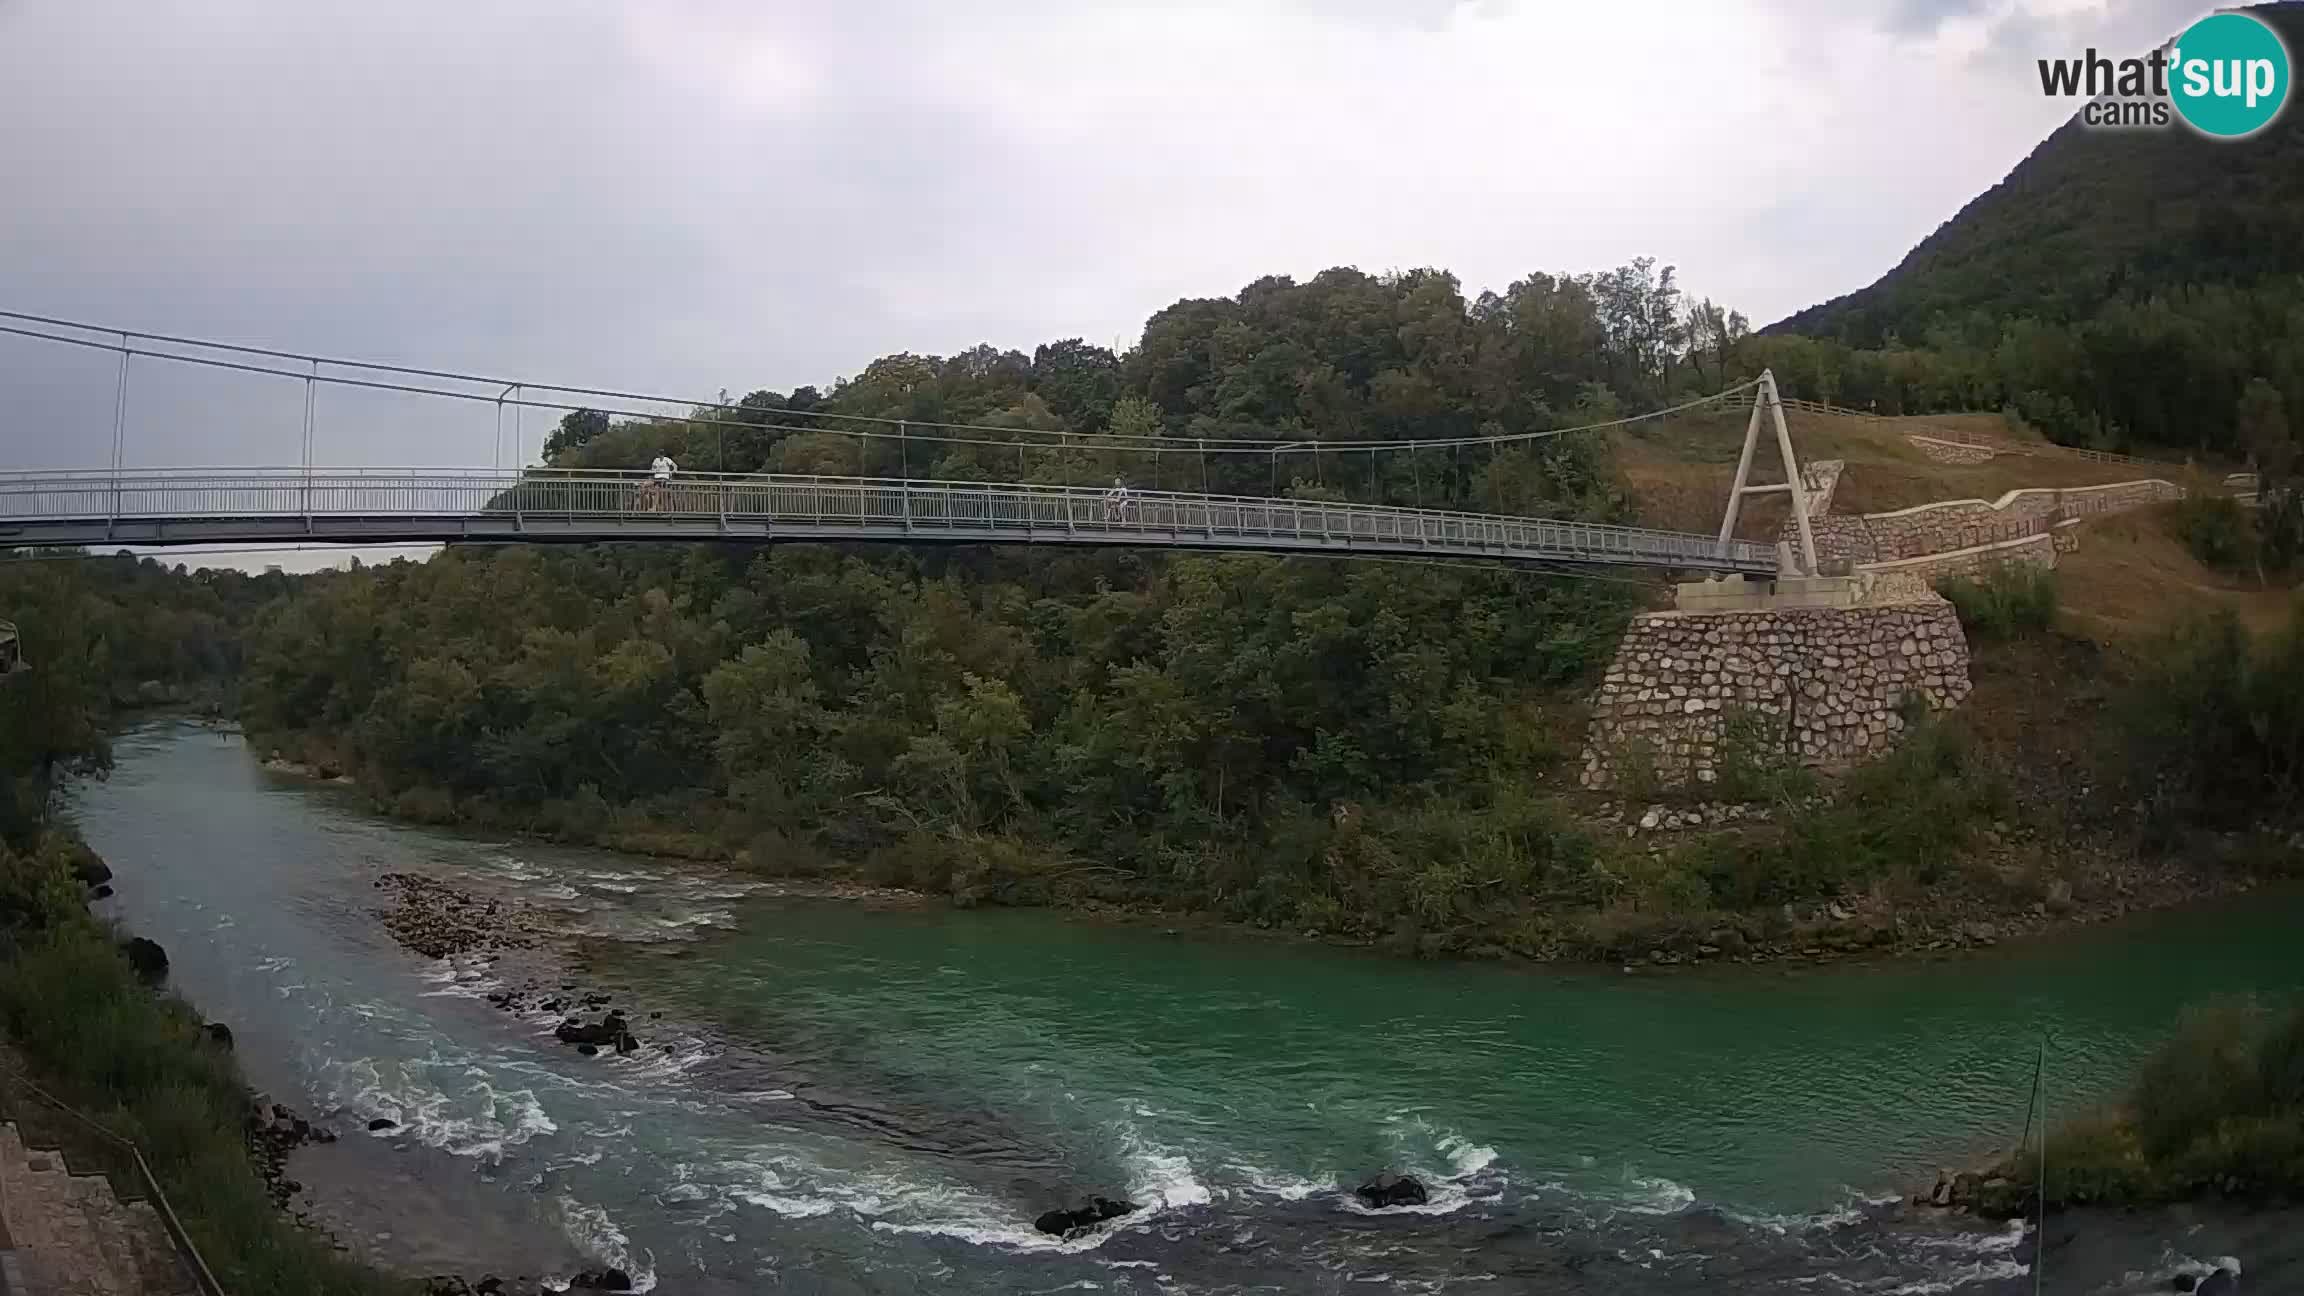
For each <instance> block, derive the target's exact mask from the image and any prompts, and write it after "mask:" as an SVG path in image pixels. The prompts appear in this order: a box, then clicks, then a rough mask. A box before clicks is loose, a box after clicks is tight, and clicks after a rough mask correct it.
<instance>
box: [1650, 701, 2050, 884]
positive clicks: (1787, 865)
mask: <svg viewBox="0 0 2304 1296" xmlns="http://www.w3.org/2000/svg"><path fill="white" fill-rule="evenodd" d="M1902 723H1903V724H1904V727H1905V731H1904V735H1903V740H1902V742H1901V743H1900V744H1899V745H1898V746H1897V747H1896V748H1895V750H1893V751H1891V752H1890V753H1889V754H1888V755H1886V756H1884V757H1882V758H1881V759H1879V760H1876V761H1873V762H1871V763H1870V764H1867V765H1863V766H1859V767H1858V768H1856V769H1855V770H1852V771H1851V772H1850V773H1849V774H1848V775H1847V776H1846V778H1845V779H1844V780H1843V781H1842V783H1841V786H1840V788H1839V789H1838V791H1837V793H1836V795H1834V796H1833V798H1832V799H1831V800H1830V801H1829V802H1828V803H1826V804H1823V805H1819V806H1814V807H1812V808H1808V809H1805V810H1803V811H1802V812H1801V813H1799V814H1798V815H1796V816H1791V817H1789V818H1790V821H1789V822H1788V823H1785V824H1783V825H1782V826H1781V827H1779V828H1777V829H1775V830H1773V831H1771V832H1767V833H1755V834H1743V835H1737V836H1722V837H1717V838H1713V839H1710V840H1707V841H1703V842H1700V843H1698V844H1696V845H1694V846H1691V847H1687V848H1685V851H1684V858H1683V861H1682V862H1683V864H1684V866H1685V867H1687V868H1688V869H1689V870H1690V871H1692V872H1694V873H1695V874H1697V875H1698V876H1701V877H1702V878H1703V879H1704V881H1705V884H1706V887H1707V889H1708V890H1709V891H1710V893H1711V895H1712V897H1713V899H1714V901H1715V903H1717V904H1718V905H1720V906H1721V907H1723V908H1732V909H1743V908H1753V907H1758V906H1763V905H1778V904H1784V903H1788V902H1798V901H1805V900H1812V899H1816V898H1820V897H1824V896H1830V895H1834V894H1837V893H1838V892H1840V891H1841V890H1842V889H1843V888H1846V887H1848V886H1850V885H1852V884H1864V883H1870V882H1872V881H1875V880H1878V879H1890V878H1893V879H1902V880H1905V881H1910V882H1914V883H1919V884H1926V883H1929V882H1933V881H1935V880H1936V878H1937V875H1938V873H1937V871H1938V870H1940V869H1941V868H1942V867H1943V866H1944V863H1945V861H1947V860H1950V859H1953V858H1956V857H1957V856H1958V854H1959V852H1960V851H1961V849H1962V848H1963V847H1965V846H1966V845H1967V844H1968V841H1969V839H1970V837H1971V836H1972V835H1973V834H1974V832H1975V830H1976V826H1977V825H1978V824H1979V823H1981V822H1984V821H1987V820H1990V819H1992V818H1995V817H1998V816H2001V815H2005V814H2006V813H2008V811H2009V809H2010V805H2011V801H2010V795H2009V792H2008V790H2007V788H2006V787H2005V786H2004V785H2003V784H2002V783H2001V782H2000V781H1999V780H1998V779H1996V778H1995V777H1993V776H1992V775H1991V774H1990V773H1989V772H1988V771H1986V770H1984V769H1982V768H1980V767H1979V765H1978V763H1977V762H1976V761H1975V760H1974V759H1973V757H1972V756H1971V755H1970V752H1969V749H1968V743H1967V741H1966V739H1965V738H1964V737H1962V735H1961V734H1960V732H1959V731H1957V730H1955V729H1952V728H1950V727H1948V726H1946V725H1944V724H1943V723H1941V722H1939V721H1936V720H1934V719H1931V718H1929V717H1928V716H1927V714H1926V713H1925V711H1923V710H1922V709H1920V708H1917V707H1908V708H1906V710H1905V713H1904V715H1903V717H1902Z"/></svg>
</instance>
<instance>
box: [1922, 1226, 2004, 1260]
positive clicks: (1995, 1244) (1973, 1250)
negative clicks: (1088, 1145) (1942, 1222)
mask: <svg viewBox="0 0 2304 1296" xmlns="http://www.w3.org/2000/svg"><path fill="white" fill-rule="evenodd" d="M2023 1240H2024V1221H2022V1220H2020V1219H2015V1220H2010V1221H2008V1226H2007V1227H2006V1228H2004V1229H2002V1230H2000V1231H1999V1232H1997V1233H1951V1234H1945V1235H1942V1236H1938V1237H1915V1238H1913V1239H1912V1243H1913V1245H1915V1246H1920V1247H1925V1248H1927V1249H1929V1250H1931V1251H1953V1252H1958V1253H1960V1254H1963V1255H1996V1254H1998V1253H1999V1252H2002V1251H2013V1250H2015V1249H2016V1244H2017V1243H2019V1242H2022V1241H2023Z"/></svg>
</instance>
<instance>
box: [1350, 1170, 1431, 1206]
mask: <svg viewBox="0 0 2304 1296" xmlns="http://www.w3.org/2000/svg"><path fill="white" fill-rule="evenodd" d="M1352 1195H1353V1196H1355V1197H1358V1198H1359V1199H1360V1202H1361V1204H1362V1205H1365V1206H1370V1207H1384V1206H1421V1205H1423V1204H1424V1203H1426V1202H1428V1201H1430V1200H1431V1199H1432V1198H1431V1195H1430V1194H1429V1193H1427V1192H1425V1191H1424V1181H1423V1180H1421V1179H1418V1178H1416V1177H1415V1176H1413V1175H1393V1174H1380V1175H1378V1176H1376V1177H1375V1178H1373V1179H1371V1180H1369V1181H1368V1182H1366V1183H1364V1184H1362V1185H1360V1186H1359V1187H1358V1188H1355V1189H1353V1190H1352Z"/></svg>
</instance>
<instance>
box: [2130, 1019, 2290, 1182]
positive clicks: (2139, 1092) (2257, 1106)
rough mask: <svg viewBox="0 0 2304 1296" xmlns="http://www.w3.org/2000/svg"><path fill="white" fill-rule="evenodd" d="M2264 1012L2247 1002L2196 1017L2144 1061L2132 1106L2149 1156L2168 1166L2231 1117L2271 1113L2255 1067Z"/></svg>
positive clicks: (2260, 1076) (2262, 1035) (2180, 1026)
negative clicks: (2171, 1158)
mask: <svg viewBox="0 0 2304 1296" xmlns="http://www.w3.org/2000/svg"><path fill="white" fill-rule="evenodd" d="M2264 1035H2265V1031H2264V1021H2263V1013H2262V1011H2261V1010H2260V1009H2259V1008H2258V1007H2257V1006H2256V1005H2255V1004H2253V1003H2250V1002H2248V1001H2246V1000H2221V1001H2217V1002H2214V1003H2210V1004H2207V1005H2205V1006H2203V1007H2200V1008H2196V1009H2193V1010H2191V1011H2189V1012H2187V1013H2185V1014H2184V1017H2183V1019H2182V1020H2181V1021H2180V1022H2179V1023H2178V1024H2177V1027H2176V1034H2175V1035H2174V1036H2172V1037H2170V1038H2169V1039H2168V1040H2167V1041H2166V1042H2164V1043H2162V1044H2161V1045H2160V1047H2159V1048H2157V1049H2154V1050H2153V1052H2152V1055H2151V1056H2150V1057H2147V1058H2146V1059H2144V1064H2143V1066H2142V1067H2140V1068H2139V1069H2138V1071H2137V1074H2136V1088H2135V1093H2134V1096H2133V1099H2132V1102H2133V1104H2134V1107H2135V1112H2136V1130H2137V1133H2138V1134H2139V1135H2140V1136H2141V1137H2142V1140H2143V1145H2144V1150H2145V1152H2146V1154H2147V1155H2150V1156H2153V1157H2160V1158H2166V1157H2169V1156H2172V1155H2174V1154H2176V1153H2179V1152H2182V1151H2183V1150H2184V1149H2186V1148H2187V1147H2189V1146H2191V1144H2192V1143H2193V1141H2194V1140H2196V1139H2198V1138H2200V1137H2201V1136H2202V1135H2204V1134H2207V1133H2209V1132H2211V1131H2213V1130H2214V1129H2215V1128H2216V1126H2217V1124H2218V1123H2219V1122H2220V1121H2222V1120H2224V1119H2225V1118H2226V1117H2228V1116H2234V1115H2243V1114H2254V1113H2257V1112H2259V1111H2262V1110H2263V1109H2264V1107H2265V1092H2264V1080H2263V1074H2262V1072H2261V1071H2260V1070H2259V1067H2258V1062H2257V1052H2258V1047H2259V1045H2260V1044H2261V1043H2262V1041H2263V1039H2264Z"/></svg>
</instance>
